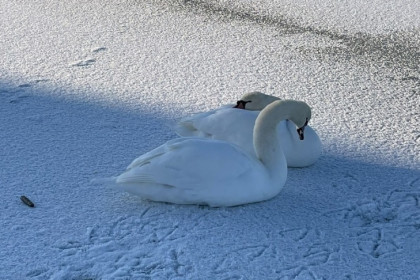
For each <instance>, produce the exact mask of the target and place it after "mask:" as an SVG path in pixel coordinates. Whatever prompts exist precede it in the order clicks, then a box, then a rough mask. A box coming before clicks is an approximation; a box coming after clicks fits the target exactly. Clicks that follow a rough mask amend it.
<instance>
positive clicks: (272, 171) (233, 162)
mask: <svg viewBox="0 0 420 280" xmlns="http://www.w3.org/2000/svg"><path fill="white" fill-rule="evenodd" d="M310 118H311V109H310V108H309V106H308V105H307V104H306V103H304V102H300V101H293V100H284V101H275V102H273V103H272V104H270V105H268V106H267V107H266V108H265V109H264V110H263V111H262V112H261V113H260V115H259V116H258V118H257V120H256V123H255V128H254V135H253V139H254V147H255V153H256V155H257V157H255V156H252V155H250V154H249V153H247V152H246V151H244V150H242V149H241V148H240V147H238V146H237V145H235V144H231V143H229V142H226V141H220V140H213V139H206V138H197V137H190V138H178V139H174V140H172V141H169V142H167V143H166V144H164V145H162V146H160V147H158V148H156V149H154V150H152V151H150V152H148V153H146V154H144V155H142V156H140V157H139V158H137V159H135V160H134V161H133V162H132V163H131V164H130V165H129V166H128V167H127V170H126V171H125V172H124V173H122V174H121V175H119V176H118V177H116V179H115V182H116V184H117V186H118V187H119V188H120V189H122V190H125V191H127V192H130V193H132V194H136V195H139V196H140V197H142V198H145V199H149V200H154V201H163V202H170V203H177V204H205V205H209V206H234V205H240V204H245V203H252V202H258V201H263V200H267V199H270V198H272V197H274V196H275V195H277V194H278V193H279V192H280V190H281V189H282V188H283V185H284V183H285V181H286V176H287V164H286V160H285V157H284V154H283V151H282V149H281V147H280V146H279V145H278V139H277V138H278V136H277V133H276V127H277V125H278V123H279V122H280V121H282V120H284V119H289V120H290V121H292V122H293V123H295V124H296V125H297V126H298V127H300V128H304V127H305V125H306V123H307V121H308V120H309V119H310Z"/></svg>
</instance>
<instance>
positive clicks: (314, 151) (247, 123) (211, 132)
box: [175, 92, 322, 167]
mask: <svg viewBox="0 0 420 280" xmlns="http://www.w3.org/2000/svg"><path fill="white" fill-rule="evenodd" d="M275 100H279V99H278V98H277V97H274V96H270V95H266V94H263V93H260V92H252V93H248V94H245V95H244V96H243V97H242V98H241V100H240V101H238V103H239V102H241V101H244V102H246V104H244V107H245V109H246V110H240V109H237V108H233V105H226V106H223V107H221V108H219V109H216V110H212V111H209V112H203V113H198V114H195V115H192V116H190V117H187V118H184V119H182V120H181V121H180V122H179V123H178V124H177V125H176V127H175V130H176V132H177V134H178V135H179V136H181V137H192V136H194V137H203V138H211V139H219V140H225V141H228V142H231V143H234V144H236V145H238V146H240V147H242V148H243V149H244V150H246V151H247V152H248V153H251V154H253V155H255V152H254V145H253V141H252V135H253V128H254V124H255V120H256V119H257V117H258V114H259V113H260V111H259V110H261V109H263V108H264V107H266V106H267V105H268V104H270V103H272V102H273V101H275ZM278 136H279V137H278V141H279V145H280V146H281V147H282V149H283V152H284V155H285V157H286V161H287V165H288V166H289V167H305V166H309V165H312V164H314V163H315V162H316V161H317V160H318V158H319V157H320V155H321V151H322V144H321V140H320V139H319V136H318V134H317V133H316V132H315V131H314V130H313V129H312V128H311V127H310V126H306V128H305V138H304V139H303V140H300V139H299V135H298V134H297V133H296V127H295V125H294V124H293V123H291V122H290V121H288V120H283V121H281V122H280V123H279V124H278Z"/></svg>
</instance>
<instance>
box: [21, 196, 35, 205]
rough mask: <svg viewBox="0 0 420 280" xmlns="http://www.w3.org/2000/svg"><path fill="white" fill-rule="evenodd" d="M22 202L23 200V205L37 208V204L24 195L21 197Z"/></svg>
mask: <svg viewBox="0 0 420 280" xmlns="http://www.w3.org/2000/svg"><path fill="white" fill-rule="evenodd" d="M20 200H22V202H23V203H25V204H26V205H28V206H29V207H35V204H34V203H33V202H32V201H31V200H30V199H29V198H27V197H26V196H24V195H22V196H21V197H20Z"/></svg>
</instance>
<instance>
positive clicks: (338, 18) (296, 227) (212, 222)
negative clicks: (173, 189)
mask: <svg viewBox="0 0 420 280" xmlns="http://www.w3.org/2000/svg"><path fill="white" fill-rule="evenodd" d="M0 3H1V4H0V19H1V20H0V30H1V31H0V60H1V65H0V120H1V122H0V156H1V165H0V167H1V168H0V188H1V190H2V192H1V193H2V195H1V196H0V218H1V219H0V221H1V227H0V236H1V238H0V246H1V247H0V248H1V250H0V279H420V277H419V275H420V242H419V241H420V240H419V236H420V204H419V201H420V160H419V159H420V148H419V147H420V145H419V144H420V130H419V129H418V122H419V120H420V117H419V108H420V97H419V89H420V84H419V78H420V77H419V68H418V66H419V61H420V59H419V53H420V52H419V46H420V39H419V38H420V33H419V30H420V29H419V27H420V24H419V21H420V17H419V16H418V15H419V14H420V12H419V5H418V4H417V1H414V0H404V1H398V3H395V1H387V0H375V1H369V3H368V2H366V1H338V0H334V1H317V0H312V1H287V0H281V1H280V0H271V1H252V2H251V1H243V0H236V1H222V0H219V1H203V0H189V1H181V0H172V1H160V0H155V1H134V0H126V1H97V0H92V1H75V0H70V1H65V2H63V1H53V0H49V1H40V0H34V1H6V0H0ZM256 90H258V91H262V92H265V93H268V94H273V95H276V96H279V97H281V98H294V99H300V100H304V101H306V102H308V103H309V104H310V105H311V106H312V108H313V115H312V120H311V126H312V127H313V128H314V129H315V130H316V131H317V132H318V134H319V135H320V137H321V139H322V141H323V145H324V150H323V154H322V156H321V158H320V159H319V161H318V162H316V164H315V165H313V166H311V167H309V168H302V169H289V171H288V173H289V174H288V179H287V182H286V185H285V187H284V189H283V190H282V192H281V193H280V194H279V195H278V196H277V197H275V198H274V199H272V200H269V201H267V202H262V203H256V204H250V205H244V206H239V207H232V208H208V207H199V206H180V205H170V204H163V203H154V202H147V201H141V200H140V199H138V198H136V197H134V196H131V195H128V194H126V193H121V192H117V191H115V190H114V189H111V188H107V187H104V186H101V185H95V184H92V183H91V180H92V179H94V178H101V177H109V176H114V175H117V174H119V173H121V172H122V171H123V170H124V169H125V167H126V166H127V165H128V164H129V163H130V162H131V161H132V160H133V159H134V158H136V157H137V156H139V155H141V154H142V153H144V152H147V151H149V150H151V149H153V148H155V147H157V146H159V145H160V144H162V143H164V142H166V141H168V140H170V139H173V138H174V137H175V133H174V132H173V130H172V127H173V124H174V122H175V121H176V120H177V119H180V118H181V117H183V116H187V115H189V114H191V113H193V112H199V111H206V110H210V109H213V108H217V107H219V106H221V105H223V104H227V103H232V102H235V101H236V100H237V99H238V97H240V96H241V95H242V94H244V93H245V92H249V91H256ZM21 195H25V196H27V197H28V198H29V199H31V200H32V201H33V202H34V203H35V207H34V208H30V207H28V206H26V205H25V204H23V203H22V202H21V201H20V199H19V198H20V196H21Z"/></svg>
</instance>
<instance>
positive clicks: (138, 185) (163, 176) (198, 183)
mask: <svg viewBox="0 0 420 280" xmlns="http://www.w3.org/2000/svg"><path fill="white" fill-rule="evenodd" d="M262 173H263V171H262V164H261V163H260V162H259V161H257V160H256V159H255V158H254V157H252V156H249V155H248V154H247V153H246V152H244V151H242V150H241V149H240V148H238V147H237V146H235V145H232V144H229V143H226V142H223V141H218V140H210V139H202V138H180V139H175V140H173V141H169V142H168V143H166V144H165V145H162V146H160V147H158V148H156V149H154V150H152V151H150V152H149V153H146V154H144V155H143V156H141V157H139V158H137V159H135V160H134V161H133V162H132V163H131V164H130V165H129V167H128V168H127V170H126V171H125V172H124V173H123V174H121V175H120V176H118V177H117V184H119V185H121V186H122V188H123V189H125V190H127V191H129V192H132V193H135V194H137V195H140V196H142V197H145V198H149V199H152V200H158V201H168V202H175V203H201V202H203V201H204V202H206V204H211V202H208V201H211V200H212V199H213V198H214V197H218V200H219V201H220V196H223V195H227V194H226V191H228V192H230V194H229V195H227V197H229V196H230V197H232V196H234V195H235V194H232V192H235V191H237V190H238V189H240V188H241V187H242V186H243V185H246V184H247V183H248V182H250V181H252V182H258V181H259V180H260V179H259V177H260V176H262V175H261V174H262ZM254 185H257V184H254ZM245 191H246V190H245Z"/></svg>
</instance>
